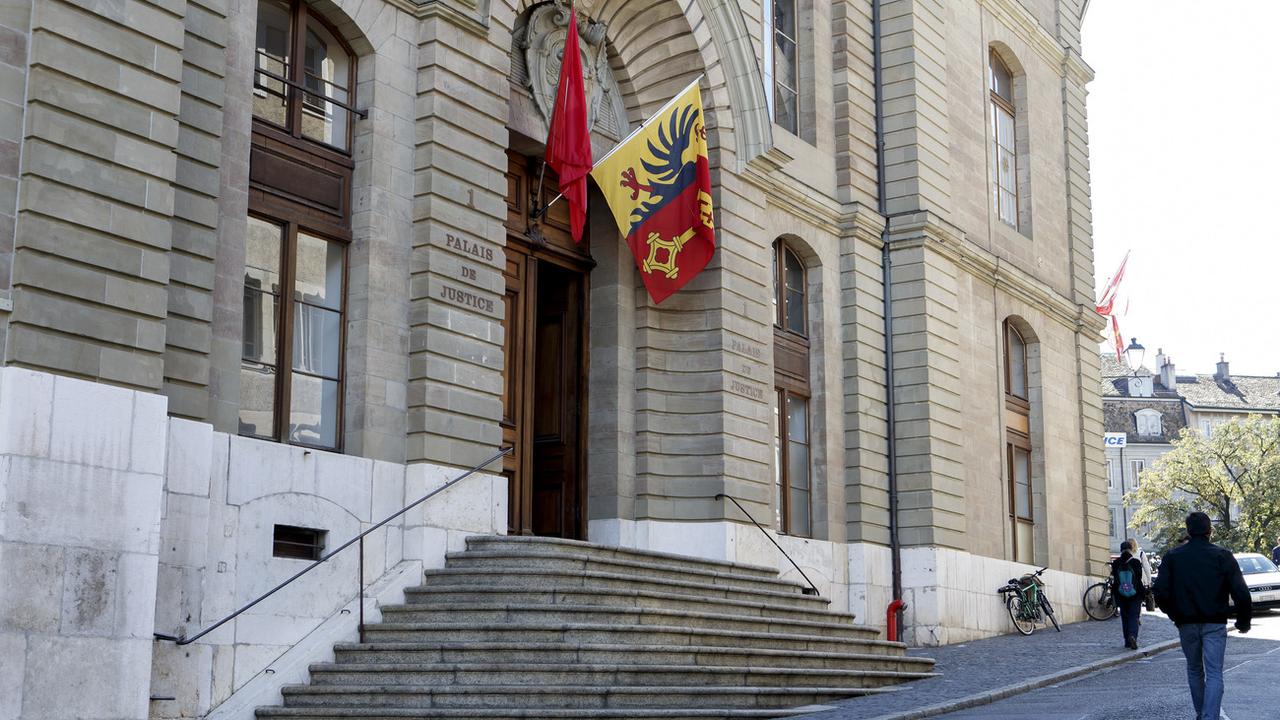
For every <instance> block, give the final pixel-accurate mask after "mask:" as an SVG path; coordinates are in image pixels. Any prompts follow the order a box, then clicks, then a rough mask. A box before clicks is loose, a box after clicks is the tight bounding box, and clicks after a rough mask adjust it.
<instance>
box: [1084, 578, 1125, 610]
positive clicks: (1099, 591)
mask: <svg viewBox="0 0 1280 720" xmlns="http://www.w3.org/2000/svg"><path fill="white" fill-rule="evenodd" d="M1084 612H1085V614H1086V615H1088V616H1089V617H1091V618H1093V619H1094V620H1110V619H1111V618H1113V617H1115V616H1117V615H1119V614H1120V606H1119V605H1117V604H1116V598H1115V595H1114V594H1112V591H1111V580H1110V578H1108V579H1106V580H1102V581H1100V582H1096V583H1094V584H1092V585H1090V586H1089V587H1088V588H1087V589H1085V591H1084Z"/></svg>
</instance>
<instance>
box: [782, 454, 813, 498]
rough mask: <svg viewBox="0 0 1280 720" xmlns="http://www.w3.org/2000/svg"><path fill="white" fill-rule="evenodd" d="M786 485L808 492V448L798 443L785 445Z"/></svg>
mask: <svg viewBox="0 0 1280 720" xmlns="http://www.w3.org/2000/svg"><path fill="white" fill-rule="evenodd" d="M787 484H788V485H790V486H791V489H792V490H793V491H794V490H796V489H800V490H805V491H808V490H809V446H808V445H805V444H803V443H798V442H789V443H787Z"/></svg>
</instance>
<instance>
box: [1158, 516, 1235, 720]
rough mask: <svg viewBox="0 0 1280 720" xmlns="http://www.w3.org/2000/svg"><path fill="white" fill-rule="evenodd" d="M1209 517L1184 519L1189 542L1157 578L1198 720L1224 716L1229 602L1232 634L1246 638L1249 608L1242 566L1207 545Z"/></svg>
mask: <svg viewBox="0 0 1280 720" xmlns="http://www.w3.org/2000/svg"><path fill="white" fill-rule="evenodd" d="M1212 533H1213V524H1212V523H1211V522H1210V521H1209V516H1208V515H1206V514H1204V513H1202V512H1193V513H1191V514H1190V515H1188V516H1187V535H1188V536H1189V537H1190V539H1189V540H1188V541H1187V542H1186V543H1185V544H1183V545H1180V546H1178V547H1176V548H1174V549H1173V550H1170V551H1169V553H1168V554H1166V555H1165V558H1164V562H1162V563H1161V564H1160V574H1159V576H1157V577H1156V583H1155V588H1154V590H1155V596H1156V604H1157V605H1159V606H1160V609H1161V610H1163V611H1164V612H1165V614H1166V615H1168V616H1169V619H1170V620H1173V622H1174V624H1176V625H1177V626H1178V635H1179V637H1180V638H1181V640H1182V654H1183V655H1184V656H1186V658H1187V684H1188V685H1189V686H1190V687H1191V702H1192V703H1193V704H1194V705H1195V708H1196V720H1218V717H1219V715H1220V714H1221V713H1222V692H1223V685H1222V662H1223V658H1224V657H1225V656H1226V652H1227V614H1228V610H1229V607H1228V605H1227V597H1228V596H1230V597H1231V599H1233V600H1234V601H1235V604H1236V629H1237V630H1239V631H1240V632H1242V633H1247V632H1249V625H1250V623H1251V621H1252V619H1253V604H1252V602H1251V601H1250V599H1249V587H1248V586H1247V585H1245V583H1244V575H1243V574H1242V573H1241V572H1240V564H1239V563H1237V562H1236V559H1235V557H1234V556H1233V555H1232V554H1231V551H1229V550H1227V549H1225V548H1221V547H1218V546H1217V545H1214V544H1213V543H1211V542H1209V536H1210V535H1211V534H1212Z"/></svg>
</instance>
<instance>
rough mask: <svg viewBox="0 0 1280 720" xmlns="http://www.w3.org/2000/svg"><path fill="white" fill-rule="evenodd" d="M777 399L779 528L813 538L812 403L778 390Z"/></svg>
mask: <svg viewBox="0 0 1280 720" xmlns="http://www.w3.org/2000/svg"><path fill="white" fill-rule="evenodd" d="M777 399H778V402H777V404H776V405H775V406H774V463H775V464H774V468H775V470H774V482H775V489H776V491H777V495H776V497H775V499H776V501H777V508H778V509H777V518H776V519H777V521H778V525H777V527H778V529H779V530H780V531H781V532H783V533H786V534H788V535H798V536H800V537H810V536H811V535H812V533H813V509H812V507H813V503H812V496H813V492H812V485H811V483H810V473H809V468H810V452H809V447H810V443H809V399H808V398H806V397H804V396H801V395H796V394H795V393H791V392H788V391H786V390H782V389H779V390H778V393H777ZM779 408H782V410H779Z"/></svg>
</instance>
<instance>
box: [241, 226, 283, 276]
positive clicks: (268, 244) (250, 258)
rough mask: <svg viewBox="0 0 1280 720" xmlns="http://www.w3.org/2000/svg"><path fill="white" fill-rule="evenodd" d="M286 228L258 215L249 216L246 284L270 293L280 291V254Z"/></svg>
mask: <svg viewBox="0 0 1280 720" xmlns="http://www.w3.org/2000/svg"><path fill="white" fill-rule="evenodd" d="M283 246H284V228H283V227H281V226H279V225H277V224H275V223H273V222H267V221H266V220H260V219H258V218H256V217H252V216H251V217H250V218H249V230H248V233H247V234H246V236H245V254H244V277H245V284H246V285H248V284H250V280H252V281H253V282H252V286H253V287H254V288H256V289H258V290H262V291H264V292H269V293H277V294H278V293H279V292H280V255H281V248H282V247H283Z"/></svg>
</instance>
